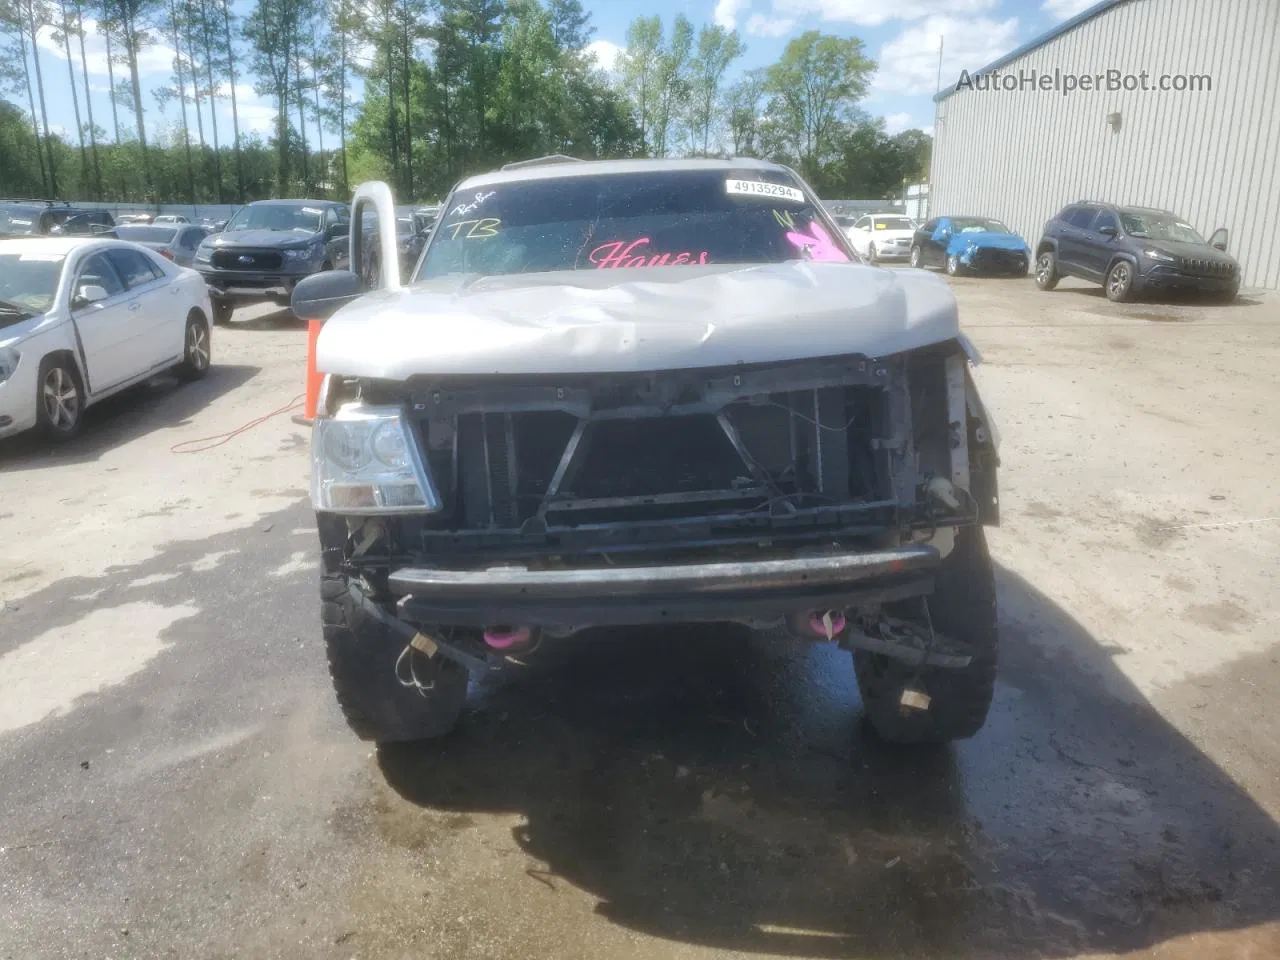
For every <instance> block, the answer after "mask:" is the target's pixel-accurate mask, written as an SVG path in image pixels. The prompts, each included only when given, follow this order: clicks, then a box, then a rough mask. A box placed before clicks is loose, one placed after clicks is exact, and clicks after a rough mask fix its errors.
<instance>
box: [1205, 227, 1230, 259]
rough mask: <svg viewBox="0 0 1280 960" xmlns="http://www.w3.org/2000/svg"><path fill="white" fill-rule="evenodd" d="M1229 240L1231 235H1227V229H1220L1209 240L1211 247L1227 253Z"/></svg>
mask: <svg viewBox="0 0 1280 960" xmlns="http://www.w3.org/2000/svg"><path fill="white" fill-rule="evenodd" d="M1228 239H1229V235H1228V233H1227V228H1226V227H1219V228H1218V229H1217V230H1215V231H1213V236H1211V237H1210V238H1209V246H1211V247H1213V249H1215V250H1221V251H1223V252H1224V253H1225V252H1226V249H1227V240H1228Z"/></svg>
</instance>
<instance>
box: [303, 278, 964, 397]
mask: <svg viewBox="0 0 1280 960" xmlns="http://www.w3.org/2000/svg"><path fill="white" fill-rule="evenodd" d="M959 332H960V329H959V322H958V314H957V310H956V302H955V298H954V297H953V295H952V294H951V291H950V289H949V288H948V286H947V285H946V283H945V282H944V281H943V280H942V279H941V278H939V277H936V276H933V275H931V274H928V273H924V272H923V271H920V272H916V271H913V272H910V273H908V272H898V271H890V270H883V269H878V268H875V267H868V266H863V265H860V264H850V263H815V262H801V261H794V262H790V263H779V264H768V265H762V266H749V267H740V266H724V267H647V268H644V269H643V270H640V269H635V270H590V271H587V270H578V271H565V272H559V273H543V274H524V275H513V276H505V277H487V278H483V279H480V280H473V281H472V282H470V283H464V282H460V281H459V280H458V279H453V278H451V279H449V280H445V281H433V282H431V283H427V284H422V285H418V286H415V287H411V288H406V289H403V290H397V291H385V290H384V291H377V292H374V293H370V294H366V295H365V296H363V297H361V298H360V299H359V300H356V301H354V302H353V303H351V304H348V305H347V306H346V307H343V308H342V309H341V310H340V311H338V312H337V313H336V314H334V316H333V317H332V318H331V319H330V320H328V321H327V322H326V323H325V325H324V328H323V330H322V331H321V334H320V339H319V342H318V344H317V354H316V358H317V364H316V365H317V367H318V369H319V370H320V371H321V372H323V373H335V374H343V375H347V376H358V377H371V378H379V379H388V380H404V379H407V378H408V377H410V376H413V375H415V374H430V375H491V374H550V373H628V372H642V371H650V370H678V369H691V368H698V367H719V366H732V365H735V364H748V363H766V362H770V361H777V360H800V359H807V358H811V357H826V356H839V355H846V354H864V355H866V356H872V357H876V356H888V355H890V354H894V353H899V352H901V351H904V350H910V349H912V348H915V347H921V346H925V345H927V344H930V343H937V342H940V341H943V340H948V339H952V338H955V337H957V336H958V335H959Z"/></svg>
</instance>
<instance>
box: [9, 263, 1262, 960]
mask: <svg viewBox="0 0 1280 960" xmlns="http://www.w3.org/2000/svg"><path fill="white" fill-rule="evenodd" d="M953 284H954V287H955V290H956V294H957V296H958V298H959V300H960V303H961V309H962V319H963V322H964V324H965V326H966V328H967V330H968V332H969V334H970V336H971V337H972V338H973V340H974V341H975V343H976V344H977V345H978V347H979V348H980V350H981V351H982V353H983V355H984V363H983V364H982V365H981V367H980V368H979V372H978V378H979V383H980V385H981V388H982V390H983V393H984V397H985V399H986V400H987V403H988V406H989V407H991V408H992V410H993V412H994V414H995V417H996V420H997V426H998V427H999V430H1000V434H1001V439H1002V450H1001V453H1002V458H1003V469H1002V473H1001V501H1002V511H1003V518H1002V524H1001V526H1000V528H999V529H996V530H992V531H990V540H991V545H992V552H993V554H994V556H995V558H996V561H997V564H998V577H999V596H1000V607H1001V644H1002V647H1001V666H1000V671H1001V675H1000V683H999V685H998V689H997V695H996V703H995V706H994V708H993V711H992V715H991V719H990V722H989V723H988V726H987V727H986V728H985V729H984V730H983V732H982V733H981V734H980V735H979V736H978V737H976V738H975V739H973V740H971V741H966V742H964V743H962V744H958V745H956V746H954V747H952V748H948V749H945V750H929V751H920V750H915V751H894V750H889V749H886V748H885V747H883V746H880V745H878V744H877V743H876V742H875V741H874V739H872V738H870V737H868V736H867V735H866V734H865V732H864V731H863V729H862V727H861V725H860V724H859V722H858V721H859V713H860V705H859V703H858V698H857V693H856V686H855V685H854V684H853V682H852V668H851V665H850V664H849V662H848V658H847V656H845V655H841V654H840V653H839V652H838V651H835V650H832V649H828V648H824V647H807V648H800V647H782V648H780V647H779V646H778V645H776V644H774V643H766V642H765V641H764V639H763V638H759V637H749V636H745V635H740V634H738V633H736V632H734V631H705V630H704V631H664V632H662V633H661V634H650V635H647V636H643V637H636V636H623V637H614V638H594V639H591V640H584V641H582V642H579V643H575V644H571V645H567V646H565V647H563V648H561V649H559V650H557V651H555V652H553V653H552V655H550V656H549V657H547V658H546V659H545V661H542V662H539V663H538V664H536V665H535V666H534V667H532V668H530V670H529V671H527V672H526V673H522V674H518V675H515V676H511V677H507V678H503V679H502V680H500V681H494V680H485V681H483V682H481V683H478V684H477V685H476V689H475V690H474V691H473V695H472V698H471V704H470V706H469V709H468V714H467V716H466V717H465V718H464V721H463V723H462V725H461V726H460V728H459V730H458V732H457V734H456V735H455V736H454V737H452V738H450V739H449V740H447V741H445V742H441V743H438V744H435V745H430V746H419V747H406V748H399V749H395V750H383V751H373V750H371V749H370V748H369V746H368V745H366V744H361V743H359V742H357V741H355V740H354V739H353V738H352V737H351V736H350V735H349V734H348V733H347V731H346V729H345V728H344V727H343V726H342V724H341V721H340V719H339V717H338V713H337V709H336V706H335V705H334V704H333V701H332V696H331V694H330V691H329V688H328V685H327V677H326V676H325V669H324V665H323V650H322V647H321V644H320V636H319V624H318V609H317V591H316V585H315V575H316V567H317V564H316V542H315V538H314V532H313V527H312V523H311V517H310V514H309V511H308V507H307V503H306V500H305V497H306V486H307V473H308V450H307V442H308V437H307V431H306V429H305V428H303V427H300V426H298V425H296V424H294V423H293V422H291V420H290V418H289V415H288V413H287V412H284V413H280V412H278V411H280V410H281V409H282V408H286V407H288V406H289V405H290V404H291V402H294V401H296V400H297V399H298V398H299V394H300V393H301V391H302V383H303V352H304V349H305V331H304V330H303V329H302V328H301V326H300V325H299V324H297V323H296V322H295V321H293V320H292V318H291V317H289V316H288V315H287V313H283V312H278V311H277V312H271V311H267V310H265V309H263V310H253V311H243V312H242V313H241V314H238V315H237V321H236V322H235V323H234V324H233V325H232V326H231V327H229V328H219V329H218V330H216V331H215V336H214V350H215V357H214V362H215V364H216V366H215V367H214V369H213V370H212V372H211V374H210V376H209V377H208V378H207V379H206V380H204V381H202V382H200V383H197V384H192V385H178V384H177V383H176V382H170V381H168V380H166V379H163V378H162V379H160V380H158V381H156V382H154V383H152V384H149V385H147V386H144V387H142V388H139V389H136V390H133V391H130V392H129V393H128V394H126V395H124V396H121V397H118V398H116V399H114V400H112V401H109V402H108V403H106V404H104V405H103V406H102V407H101V408H97V409H95V410H93V411H92V412H91V415H90V418H89V419H90V423H89V425H88V430H87V431H86V433H85V435H84V436H83V437H81V438H80V439H78V440H77V441H76V442H74V443H72V444H71V445H69V446H67V447H65V448H62V449H58V450H49V449H46V448H45V447H43V446H42V445H41V444H40V443H37V442H35V441H33V440H30V439H26V438H19V439H17V440H15V441H11V442H8V443H3V444H0V957H4V958H10V957H12V958H23V960H27V958H33V957H42V958H43V957H95V958H97V957H183V958H187V957H198V958H215V957H216V958H222V957H253V958H259V957H318V958H328V957H333V958H351V957H360V958H400V957H410V956H412V957H415V958H417V957H439V958H442V960H443V958H448V960H456V958H473V957H474V958H481V957H483V958H489V957H493V958H498V957H516V956H519V957H521V958H542V957H548V958H550V957H569V958H587V957H591V958H601V957H607V958H610V960H612V958H615V957H617V958H631V957H637V958H638V957H646V958H648V957H657V956H662V957H679V958H694V957H697V958H702V957H731V956H732V957H738V956H770V957H815V958H834V957H842V958H843V957H848V958H864V957H865V958H913V960H915V958H934V957H936V958H947V960H950V958H956V960H959V958H969V957H998V958H1010V960H1024V958H1025V960H1031V958H1041V957H1053V958H1063V960H1066V958H1085V957H1088V958H1100V957H1114V956H1125V957H1144V958H1145V957H1149V958H1159V960H1192V958H1195V960H1202V958H1203V960H1215V958H1231V960H1263V958H1268V960H1269V958H1274V957H1277V956H1280V825H1278V820H1280V713H1278V712H1277V710H1276V709H1275V705H1276V703H1277V702H1280V641H1277V639H1276V638H1277V629H1276V613H1275V606H1274V603H1273V599H1274V598H1275V597H1276V596H1277V587H1276V583H1275V577H1276V571H1277V566H1278V564H1277V561H1278V560H1280V489H1278V487H1277V480H1276V471H1277V469H1280V464H1278V463H1277V462H1276V458H1277V455H1278V451H1280V439H1278V435H1280V431H1278V430H1277V426H1278V424H1280V415H1278V414H1277V412H1276V411H1277V410H1278V409H1280V376H1278V375H1277V373H1276V371H1277V369H1280V298H1275V297H1252V298H1249V297H1246V298H1243V299H1242V300H1241V301H1240V302H1239V303H1237V304H1235V305H1233V306H1230V307H1222V306H1203V305H1185V304H1131V305H1116V304H1111V303H1109V302H1108V301H1107V300H1106V299H1105V298H1104V297H1103V296H1102V295H1101V291H1100V290H1099V289H1097V288H1095V287H1087V286H1085V285H1083V284H1076V283H1074V282H1072V281H1065V282H1064V283H1063V284H1062V286H1061V287H1060V288H1059V289H1058V290H1057V291H1055V292H1054V293H1051V294H1048V293H1041V292H1039V291H1037V290H1036V289H1035V287H1034V285H1033V284H1032V283H1031V282H1030V281H1029V280H1025V281H1024V280H1017V281H1002V280H980V279H969V278H962V279H958V280H955V281H953ZM273 412H276V415H274V416H270V417H268V418H267V419H265V420H264V421H263V422H261V423H258V424H256V425H253V426H250V427H249V428H248V429H246V430H245V431H244V432H242V433H239V434H238V435H235V436H232V437H230V438H229V439H227V440H226V442H224V443H222V444H221V445H219V446H216V447H212V448H210V449H205V450H203V451H200V450H198V448H199V447H200V446H201V444H200V443H199V442H198V441H202V440H204V438H214V439H213V440H207V441H205V442H206V443H213V442H216V439H217V438H218V437H219V435H223V434H226V433H228V432H230V431H234V430H236V429H237V428H239V427H242V426H245V425H248V424H252V423H253V422H254V421H255V420H257V419H258V418H260V417H263V416H264V415H268V414H271V413H273ZM180 444H182V445H184V446H179V445H180ZM192 447H195V448H197V452H183V451H186V450H190V449H191V448H192Z"/></svg>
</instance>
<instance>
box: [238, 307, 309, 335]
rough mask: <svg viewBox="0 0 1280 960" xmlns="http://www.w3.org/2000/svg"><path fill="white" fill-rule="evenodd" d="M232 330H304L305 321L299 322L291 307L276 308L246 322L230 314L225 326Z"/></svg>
mask: <svg viewBox="0 0 1280 960" xmlns="http://www.w3.org/2000/svg"><path fill="white" fill-rule="evenodd" d="M227 326H228V327H230V328H231V329H233V330H305V329H306V327H307V324H306V321H305V320H299V319H298V317H297V315H296V314H295V313H294V312H293V309H292V308H291V307H277V308H276V309H274V310H272V311H271V312H270V313H264V314H261V315H259V316H255V317H252V318H250V319H248V320H241V319H238V318H237V314H232V316H231V322H230V323H229V324H228V325H227Z"/></svg>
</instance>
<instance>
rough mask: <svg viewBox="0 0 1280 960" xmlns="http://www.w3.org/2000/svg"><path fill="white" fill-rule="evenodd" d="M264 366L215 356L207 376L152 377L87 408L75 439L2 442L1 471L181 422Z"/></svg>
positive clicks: (74, 459)
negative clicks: (186, 380) (222, 360)
mask: <svg viewBox="0 0 1280 960" xmlns="http://www.w3.org/2000/svg"><path fill="white" fill-rule="evenodd" d="M215 336H216V335H215ZM215 350H216V345H215ZM260 370H261V367H256V366H252V365H249V364H233V363H218V362H217V356H216V354H215V357H214V363H213V366H211V367H210V368H209V373H208V374H207V375H206V376H205V377H204V379H203V380H197V381H195V382H194V383H183V382H181V381H180V380H178V379H177V377H175V376H173V375H172V374H162V375H160V376H157V377H152V378H151V379H150V380H147V381H146V382H145V383H140V384H138V385H137V386H136V387H130V388H129V389H128V390H124V391H122V392H121V393H118V394H116V395H115V396H113V397H109V398H108V399H106V400H103V401H101V402H100V403H96V404H94V405H93V406H91V407H89V409H88V410H86V411H85V415H84V428H83V430H82V432H81V433H80V435H79V436H77V437H74V438H73V439H71V440H68V441H63V442H61V443H52V442H50V441H48V440H46V439H44V437H42V436H40V435H39V433H37V432H36V431H30V432H28V433H24V434H19V435H18V436H16V437H13V438H12V439H10V440H6V441H0V472H16V471H19V470H39V469H43V468H45V467H56V466H61V465H63V464H68V463H84V462H86V461H91V460H97V459H98V457H100V456H101V455H102V454H103V453H105V452H106V451H108V450H110V449H112V448H114V447H117V446H120V445H121V444H124V443H128V442H129V441H131V440H135V439H137V438H138V437H141V436H144V435H146V434H148V433H151V432H153V431H156V430H170V429H173V428H175V427H181V426H183V425H184V424H186V423H187V422H188V421H189V419H190V418H191V417H192V416H193V415H194V414H196V413H197V412H199V411H200V410H203V409H204V408H205V407H207V406H209V404H211V403H213V402H214V401H215V400H216V399H217V398H218V397H220V396H222V395H223V394H225V393H229V392H231V391H232V390H234V389H236V388H237V387H239V386H241V385H242V384H244V383H246V382H248V381H249V380H251V379H252V378H253V377H254V376H256V375H257V374H258V372H259V371H260Z"/></svg>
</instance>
